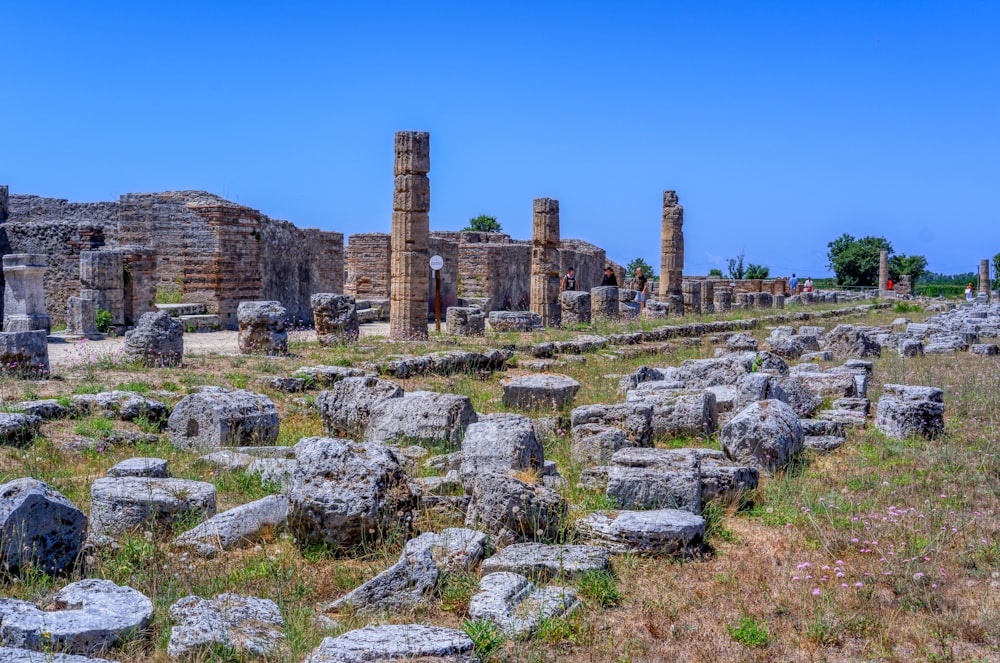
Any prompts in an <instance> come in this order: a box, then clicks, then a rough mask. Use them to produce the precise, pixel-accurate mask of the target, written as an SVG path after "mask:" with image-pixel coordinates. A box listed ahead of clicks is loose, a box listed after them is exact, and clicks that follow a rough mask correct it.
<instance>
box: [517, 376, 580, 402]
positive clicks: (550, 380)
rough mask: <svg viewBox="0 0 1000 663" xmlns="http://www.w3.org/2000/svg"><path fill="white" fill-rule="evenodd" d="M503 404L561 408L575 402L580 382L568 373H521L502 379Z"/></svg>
mask: <svg viewBox="0 0 1000 663" xmlns="http://www.w3.org/2000/svg"><path fill="white" fill-rule="evenodd" d="M500 384H501V387H502V388H503V404H504V405H505V406H506V407H510V408H517V409H539V408H542V409H553V410H560V409H562V408H564V407H566V406H568V405H571V404H572V403H573V398H574V397H575V396H576V392H577V391H579V390H580V383H579V382H577V381H576V380H574V379H573V378H571V377H569V376H566V375H557V374H542V375H519V376H516V377H512V378H507V379H505V380H503V381H501V383H500Z"/></svg>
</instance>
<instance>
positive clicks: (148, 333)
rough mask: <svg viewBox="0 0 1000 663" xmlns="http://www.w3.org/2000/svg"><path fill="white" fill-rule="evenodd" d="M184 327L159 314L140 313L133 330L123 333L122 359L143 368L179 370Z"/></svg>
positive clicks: (165, 315)
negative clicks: (165, 367) (159, 367)
mask: <svg viewBox="0 0 1000 663" xmlns="http://www.w3.org/2000/svg"><path fill="white" fill-rule="evenodd" d="M183 356H184V325H183V324H181V322H180V321H179V320H178V319H177V318H173V317H171V316H169V315H167V314H166V313H164V312H162V311H157V312H149V313H143V314H142V316H141V317H140V318H139V322H138V323H137V324H136V326H135V329H133V330H132V331H129V332H126V333H125V346H124V349H123V350H122V358H123V359H124V360H125V361H128V362H138V363H141V364H143V365H145V366H180V365H181V359H182V358H183Z"/></svg>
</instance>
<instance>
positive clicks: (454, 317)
mask: <svg viewBox="0 0 1000 663" xmlns="http://www.w3.org/2000/svg"><path fill="white" fill-rule="evenodd" d="M445 325H446V326H447V329H448V333H449V334H454V335H455V336H482V335H483V334H484V333H485V332H486V314H485V313H483V312H482V310H480V309H479V308H478V307H475V306H449V307H448V310H447V311H446V312H445Z"/></svg>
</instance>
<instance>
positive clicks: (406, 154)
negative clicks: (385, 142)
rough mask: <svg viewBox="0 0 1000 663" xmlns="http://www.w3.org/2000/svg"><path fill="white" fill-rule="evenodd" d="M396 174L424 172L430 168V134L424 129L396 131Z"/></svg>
mask: <svg viewBox="0 0 1000 663" xmlns="http://www.w3.org/2000/svg"><path fill="white" fill-rule="evenodd" d="M395 152H396V160H395V164H394V167H393V172H394V173H395V174H396V175H410V174H425V173H428V172H430V170H431V135H430V134H429V133H428V132H426V131H397V132H396V147H395Z"/></svg>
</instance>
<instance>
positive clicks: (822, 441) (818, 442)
mask: <svg viewBox="0 0 1000 663" xmlns="http://www.w3.org/2000/svg"><path fill="white" fill-rule="evenodd" d="M845 442H847V438H845V437H837V436H836V435H806V436H805V437H804V438H803V439H802V446H804V447H805V448H806V449H812V450H813V451H833V450H834V449H839V448H840V447H842V446H843V445H844V443H845Z"/></svg>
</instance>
